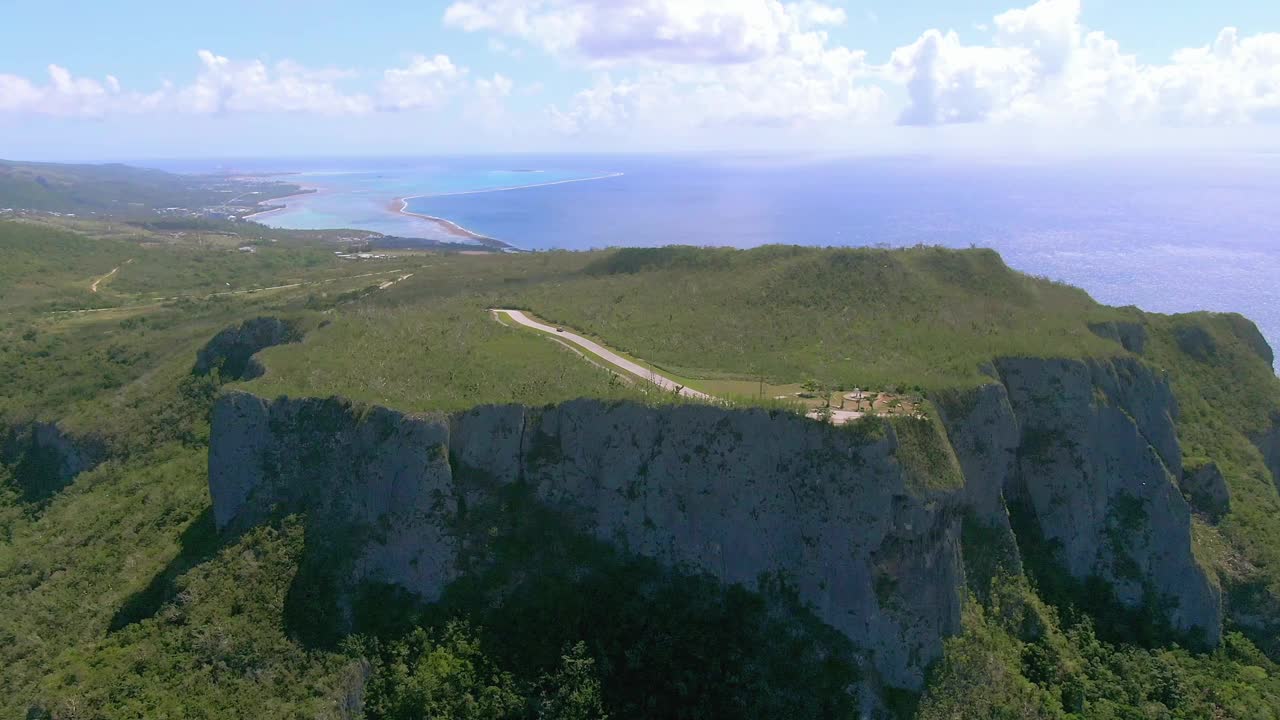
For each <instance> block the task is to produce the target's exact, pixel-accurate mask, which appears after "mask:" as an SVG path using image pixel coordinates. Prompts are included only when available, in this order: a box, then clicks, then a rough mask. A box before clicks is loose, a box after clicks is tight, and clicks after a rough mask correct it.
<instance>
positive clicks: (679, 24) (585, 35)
mask: <svg viewBox="0 0 1280 720" xmlns="http://www.w3.org/2000/svg"><path fill="white" fill-rule="evenodd" d="M444 21H445V24H446V25H449V26H452V27H457V28H461V29H462V30H465V31H468V32H475V31H482V30H484V31H492V32H496V33H500V34H503V35H509V36H514V37H519V38H522V39H525V40H527V41H529V42H532V43H534V44H535V45H537V46H539V47H541V48H543V49H545V50H548V51H550V52H553V53H563V54H569V55H575V56H578V57H581V58H585V59H588V60H594V61H603V62H611V61H619V60H633V61H634V60H642V61H653V62H664V63H699V64H700V63H737V62H749V61H752V60H758V59H761V58H764V57H767V56H770V55H773V54H775V53H777V52H779V51H780V50H782V49H784V48H785V47H786V45H787V43H788V42H789V40H790V39H791V38H792V36H793V35H795V34H796V33H798V32H800V31H801V30H803V29H806V28H812V27H817V26H821V25H830V24H839V23H843V22H844V21H845V13H844V11H843V10H841V9H839V8H835V7H832V6H829V5H826V4H824V3H820V2H817V1H816V0H803V2H794V3H782V2H779V1H778V0H461V1H459V2H454V3H452V4H451V5H450V6H449V7H448V8H447V9H446V10H445V14H444Z"/></svg>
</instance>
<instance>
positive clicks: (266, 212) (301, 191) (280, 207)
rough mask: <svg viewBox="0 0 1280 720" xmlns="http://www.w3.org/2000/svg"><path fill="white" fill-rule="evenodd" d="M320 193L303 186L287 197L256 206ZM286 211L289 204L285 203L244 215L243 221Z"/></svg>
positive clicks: (319, 190) (318, 190)
mask: <svg viewBox="0 0 1280 720" xmlns="http://www.w3.org/2000/svg"><path fill="white" fill-rule="evenodd" d="M320 192H321V188H318V187H310V186H306V185H304V186H301V187H300V188H299V190H298V192H295V193H289V194H288V195H281V196H280V197H276V198H271V199H270V200H263V201H262V202H260V203H258V204H259V205H265V204H266V203H274V202H281V201H285V200H288V199H289V198H295V197H298V196H300V195H318V194H320ZM288 209H289V203H287V202H285V203H284V204H283V205H278V206H276V207H269V208H267V209H265V210H259V211H257V212H255V213H251V214H249V215H245V216H244V219H245V220H252V219H253V218H256V217H262V216H263V215H271V214H272V213H278V212H280V211H282V210H288Z"/></svg>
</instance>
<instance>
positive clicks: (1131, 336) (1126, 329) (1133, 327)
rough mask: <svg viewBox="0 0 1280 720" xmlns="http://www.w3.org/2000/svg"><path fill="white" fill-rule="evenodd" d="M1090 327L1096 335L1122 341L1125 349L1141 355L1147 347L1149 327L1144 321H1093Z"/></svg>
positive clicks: (1121, 344) (1121, 343)
mask: <svg viewBox="0 0 1280 720" xmlns="http://www.w3.org/2000/svg"><path fill="white" fill-rule="evenodd" d="M1089 329H1090V330H1091V331H1093V334H1094V335H1097V336H1098V337H1104V338H1106V339H1108V340H1113V341H1115V342H1118V343H1120V346H1121V347H1123V348H1124V349H1125V350H1128V351H1129V352H1131V353H1133V354H1135V355H1141V354H1142V353H1143V352H1145V351H1146V349H1147V329H1146V327H1144V326H1143V325H1142V323H1137V322H1124V321H1121V320H1113V321H1108V322H1099V323H1091V324H1090V325H1089Z"/></svg>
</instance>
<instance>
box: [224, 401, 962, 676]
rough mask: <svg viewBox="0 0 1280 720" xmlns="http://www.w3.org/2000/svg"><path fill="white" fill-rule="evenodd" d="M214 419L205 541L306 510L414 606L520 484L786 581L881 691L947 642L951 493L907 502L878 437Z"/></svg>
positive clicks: (494, 420)
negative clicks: (859, 654) (467, 532)
mask: <svg viewBox="0 0 1280 720" xmlns="http://www.w3.org/2000/svg"><path fill="white" fill-rule="evenodd" d="M213 424H214V430H213V442H212V447H211V450H210V487H211V490H212V493H213V497H214V514H215V519H216V521H217V524H218V526H219V527H224V528H225V527H233V528H234V527H243V526H247V525H251V524H253V523H255V522H258V521H259V520H260V519H262V518H263V517H265V516H266V515H267V514H268V513H271V512H276V511H285V512H290V511H294V510H302V509H306V510H307V511H308V512H311V513H315V514H318V515H319V516H320V517H322V518H325V520H324V521H322V522H323V524H324V526H325V527H326V531H327V532H334V533H345V534H348V535H357V536H359V537H361V538H363V539H362V541H361V542H360V543H359V550H358V551H357V552H355V553H354V554H355V556H356V558H357V559H356V561H355V563H354V565H353V567H352V572H353V573H354V575H355V576H356V577H358V578H361V579H369V580H376V581H381V582H391V583H394V584H398V585H401V586H403V587H405V588H408V589H410V590H412V591H414V592H416V593H418V594H419V595H421V596H422V597H424V598H426V599H433V598H435V597H438V595H439V593H440V592H441V591H442V590H443V589H444V587H445V586H446V585H447V584H448V583H449V582H450V581H451V580H453V579H454V578H455V577H457V573H458V567H459V552H460V551H461V549H462V546H463V544H464V543H465V540H466V539H465V538H462V537H459V536H458V535H457V534H455V533H454V532H453V531H452V530H451V529H452V528H454V527H455V525H456V523H455V522H454V521H455V520H456V519H457V518H458V517H459V516H460V515H461V514H462V513H464V512H465V511H466V509H467V508H472V509H474V508H475V507H477V506H479V505H481V504H482V503H483V502H484V501H485V499H486V496H487V494H488V493H489V492H490V490H489V488H491V487H493V486H495V485H497V486H502V485H509V484H513V483H524V484H526V486H527V487H529V488H531V489H532V490H533V491H534V492H535V494H536V496H537V497H538V498H539V499H540V501H541V502H543V503H545V504H546V505H547V506H549V507H552V508H555V509H557V510H560V511H563V512H564V513H565V514H566V515H567V516H568V517H570V518H573V522H574V523H576V524H577V525H578V527H579V528H580V529H582V530H583V531H584V532H586V533H589V534H591V535H593V536H595V537H596V538H598V539H601V540H604V541H607V542H610V543H613V544H615V545H617V546H619V547H622V548H625V549H627V550H629V551H630V552H633V553H637V554H640V555H643V556H647V557H651V558H655V559H658V560H660V561H662V562H663V563H665V564H667V565H669V566H672V567H675V568H678V569H682V570H688V571H690V572H696V573H706V574H710V575H712V576H714V577H716V578H718V579H720V580H721V581H723V582H726V583H739V584H742V585H744V586H747V587H752V588H754V587H757V586H758V585H759V584H760V583H762V582H764V581H767V580H770V579H777V578H783V579H785V581H786V583H787V585H788V586H789V587H791V588H792V589H794V591H795V592H796V594H797V595H798V597H799V598H800V599H801V600H802V601H803V602H804V603H805V604H806V605H807V606H809V607H810V608H811V609H812V610H813V612H814V613H815V614H816V615H817V616H818V617H819V618H821V619H822V620H823V621H824V622H826V623H828V624H829V625H831V626H833V627H835V628H837V629H839V630H841V631H842V632H843V633H844V634H845V635H846V636H847V637H848V638H850V640H852V641H853V643H854V644H855V645H856V646H857V647H858V648H860V649H861V650H862V651H864V652H865V653H866V654H867V656H868V657H869V658H870V662H871V664H872V665H873V666H874V667H875V668H876V669H877V670H878V672H879V674H880V675H881V677H882V678H883V680H884V681H886V682H888V683H889V684H892V685H896V686H901V687H919V686H920V685H921V682H922V680H923V673H924V670H925V668H926V667H927V665H928V664H929V663H930V662H931V661H932V660H934V659H935V658H937V657H938V655H939V653H940V651H941V641H942V638H944V637H945V636H947V635H950V634H952V633H955V632H956V631H958V629H959V622H960V609H961V602H962V600H963V597H964V590H963V587H964V574H963V569H962V564H961V562H960V558H959V545H958V532H959V513H958V511H957V508H958V504H959V502H960V501H961V493H959V492H957V491H951V492H937V493H926V494H924V495H917V494H915V493H912V492H911V491H909V490H908V489H907V486H906V482H905V476H906V473H905V470H904V468H903V466H902V463H901V462H900V461H899V458H898V457H897V456H896V455H895V450H896V449H897V443H896V438H895V434H894V431H893V428H892V427H891V426H890V425H889V424H887V423H885V424H883V425H881V426H880V427H879V428H878V433H876V434H875V435H874V436H871V437H868V435H867V434H866V433H859V432H857V431H854V430H851V429H843V428H834V427H831V426H827V425H822V424H818V423H814V422H811V421H808V420H805V419H803V418H799V417H795V416H792V415H788V414H778V413H770V412H767V411H763V410H752V411H727V410H724V409H721V408H714V407H705V406H680V407H669V408H649V407H643V406H639V405H633V404H618V405H607V404H603V403H600V402H595V401H585V400H584V401H574V402H570V403H566V404H564V405H560V406H556V407H551V408H546V409H542V410H532V409H527V408H524V407H518V406H501V407H482V408H478V409H476V410H473V411H471V412H468V413H462V414H459V415H455V416H452V417H443V416H441V417H432V416H406V415H400V414H399V413H393V412H391V411H387V410H378V409H374V410H368V411H365V410H362V409H360V408H354V407H351V406H350V405H347V404H345V403H343V402H341V401H338V400H300V401H279V402H275V403H271V402H266V401H263V400H261V399H259V398H256V397H253V396H251V395H247V394H243V393H231V394H228V395H226V396H224V397H223V398H222V399H221V400H220V401H219V403H218V404H217V407H216V409H215V411H214V417H213ZM916 470H917V471H918V470H919V469H918V468H917V469H916Z"/></svg>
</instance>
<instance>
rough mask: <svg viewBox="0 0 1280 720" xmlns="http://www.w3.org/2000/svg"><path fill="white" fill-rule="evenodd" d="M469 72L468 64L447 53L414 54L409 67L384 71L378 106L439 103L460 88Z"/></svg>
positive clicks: (405, 107) (396, 107) (406, 107)
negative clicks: (458, 63)
mask: <svg viewBox="0 0 1280 720" xmlns="http://www.w3.org/2000/svg"><path fill="white" fill-rule="evenodd" d="M466 73H467V70H466V68H460V67H458V66H457V65H454V64H453V61H452V60H450V59H449V57H448V56H447V55H436V56H435V57H431V58H428V57H426V56H423V55H417V56H414V57H413V59H412V60H410V62H409V65H408V66H407V67H403V68H393V69H391V70H387V71H386V72H384V73H383V77H382V84H381V86H380V87H379V95H380V101H379V106H380V107H382V108H385V109H390V110H415V109H418V108H434V107H439V106H440V105H442V104H444V102H445V101H446V100H447V99H448V98H449V96H450V95H452V94H453V93H454V92H455V91H456V90H457V89H458V85H459V83H460V82H461V81H462V80H463V76H465V75H466Z"/></svg>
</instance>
